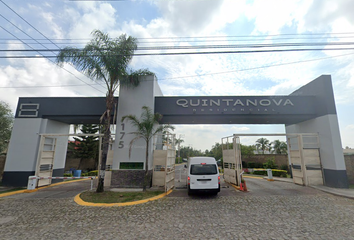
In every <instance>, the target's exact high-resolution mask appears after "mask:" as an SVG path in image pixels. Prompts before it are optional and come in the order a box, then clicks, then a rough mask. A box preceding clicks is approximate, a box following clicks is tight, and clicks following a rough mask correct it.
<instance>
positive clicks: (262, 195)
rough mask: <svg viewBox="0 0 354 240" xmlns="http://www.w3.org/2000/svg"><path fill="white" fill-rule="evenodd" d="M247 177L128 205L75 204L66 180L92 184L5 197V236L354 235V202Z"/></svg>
mask: <svg viewBox="0 0 354 240" xmlns="http://www.w3.org/2000/svg"><path fill="white" fill-rule="evenodd" d="M246 182H247V187H248V189H249V192H240V191H236V190H235V189H234V188H233V187H229V188H227V187H225V188H222V189H221V192H220V194H218V196H210V195H195V196H192V197H189V196H188V195H187V190H186V189H177V190H174V191H173V193H172V194H170V195H168V197H165V198H162V199H160V200H157V201H152V202H148V203H145V204H140V205H134V206H126V207H108V208H102V207H99V208H96V207H85V206H79V205H77V204H76V203H75V202H74V201H73V197H72V196H73V195H75V194H76V193H75V192H74V190H73V189H74V187H71V188H70V187H69V185H72V186H74V185H76V184H79V185H80V187H82V188H86V189H88V188H89V184H90V181H83V182H76V183H70V184H68V185H61V186H60V187H58V188H56V187H54V188H52V189H51V188H47V189H42V190H39V191H38V192H35V193H30V194H18V195H13V196H9V197H6V198H0V238H1V239H67V238H70V239H129V240H131V239H247V240H248V239H321V240H322V239H336V240H341V239H346V240H347V239H354V228H353V226H354V217H353V216H354V200H352V199H346V198H342V197H337V196H333V195H330V194H327V193H324V192H321V191H319V190H316V189H313V188H309V187H303V186H298V185H295V184H292V183H284V182H276V181H274V182H268V181H266V180H263V179H246ZM225 186H226V185H225ZM80 187H79V186H78V185H77V186H76V187H75V189H77V191H78V190H80ZM64 189H65V190H64ZM44 190H45V191H44ZM59 192H62V193H63V195H62V196H60V197H59V196H58V195H60V194H59ZM20 195H22V197H21V196H20ZM54 196H55V197H54Z"/></svg>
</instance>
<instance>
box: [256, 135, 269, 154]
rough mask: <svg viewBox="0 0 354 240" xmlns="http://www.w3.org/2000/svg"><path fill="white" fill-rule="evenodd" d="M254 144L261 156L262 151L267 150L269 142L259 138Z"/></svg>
mask: <svg viewBox="0 0 354 240" xmlns="http://www.w3.org/2000/svg"><path fill="white" fill-rule="evenodd" d="M256 143H257V144H256V147H257V149H261V150H262V153H263V154H264V151H265V150H267V149H268V148H269V140H268V139H266V138H259V139H257V141H256Z"/></svg>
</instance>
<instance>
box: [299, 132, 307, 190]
mask: <svg viewBox="0 0 354 240" xmlns="http://www.w3.org/2000/svg"><path fill="white" fill-rule="evenodd" d="M298 143H299V151H300V158H301V172H302V178H303V184H304V185H305V186H308V180H307V174H306V164H305V159H304V151H303V147H304V146H303V139H302V134H299V135H298Z"/></svg>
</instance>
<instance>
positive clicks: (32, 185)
mask: <svg viewBox="0 0 354 240" xmlns="http://www.w3.org/2000/svg"><path fill="white" fill-rule="evenodd" d="M88 178H91V189H90V190H92V189H93V179H95V178H96V177H95V176H92V177H37V176H29V177H28V184H27V190H35V189H36V187H37V180H40V179H88Z"/></svg>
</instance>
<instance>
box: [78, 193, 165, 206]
mask: <svg viewBox="0 0 354 240" xmlns="http://www.w3.org/2000/svg"><path fill="white" fill-rule="evenodd" d="M162 193H164V192H163V191H146V192H111V191H106V192H102V193H97V192H93V191H87V192H83V193H81V194H80V197H81V199H82V200H84V201H85V202H92V203H124V202H134V201H139V200H143V199H147V198H151V197H155V196H157V195H160V194H162Z"/></svg>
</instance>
